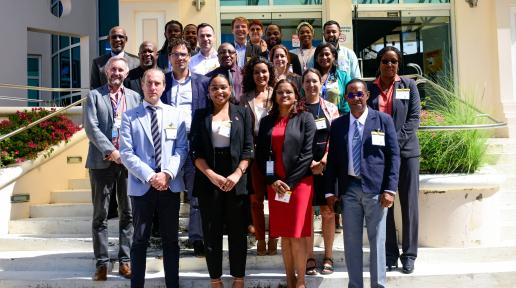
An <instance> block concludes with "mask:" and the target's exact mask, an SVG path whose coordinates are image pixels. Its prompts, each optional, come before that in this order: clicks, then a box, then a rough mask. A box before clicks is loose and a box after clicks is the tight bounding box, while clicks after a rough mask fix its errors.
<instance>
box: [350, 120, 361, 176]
mask: <svg viewBox="0 0 516 288" xmlns="http://www.w3.org/2000/svg"><path fill="white" fill-rule="evenodd" d="M358 127H359V123H358V120H355V132H354V133H353V142H352V145H353V148H352V149H353V171H355V175H356V176H360V159H361V158H362V153H361V151H362V139H361V138H360V132H359V131H358Z"/></svg>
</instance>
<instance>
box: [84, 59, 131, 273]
mask: <svg viewBox="0 0 516 288" xmlns="http://www.w3.org/2000/svg"><path fill="white" fill-rule="evenodd" d="M105 71H106V77H107V84H106V85H103V86H101V87H99V88H97V89H95V90H91V91H90V92H89V94H88V96H87V102H86V105H85V106H84V113H83V115H84V129H85V131H86V135H87V136H88V139H89V140H90V143H89V149H88V158H87V160H86V168H88V169H89V174H90V183H91V192H92V202H93V221H92V232H93V253H94V254H95V259H96V271H95V275H94V276H93V279H94V280H96V281H105V280H106V279H107V266H108V264H109V253H108V231H107V217H108V209H109V200H110V198H111V195H112V192H116V198H117V199H118V216H119V219H120V222H119V238H120V247H119V251H118V259H119V262H120V268H119V274H120V275H121V276H123V277H125V278H130V277H131V266H130V256H129V255H130V247H131V241H132V237H133V219H132V212H131V203H130V200H129V197H128V196H127V170H126V169H125V167H124V166H123V165H122V162H121V160H120V152H119V150H118V149H119V131H120V127H121V123H122V114H123V113H124V112H125V111H126V110H129V109H132V108H134V107H136V106H138V104H139V103H140V95H138V93H136V92H134V91H132V90H130V89H128V88H125V87H124V85H123V82H124V79H125V77H127V74H128V73H129V67H128V65H127V60H125V59H124V58H115V57H113V58H110V59H109V60H108V61H107V63H106V66H105Z"/></svg>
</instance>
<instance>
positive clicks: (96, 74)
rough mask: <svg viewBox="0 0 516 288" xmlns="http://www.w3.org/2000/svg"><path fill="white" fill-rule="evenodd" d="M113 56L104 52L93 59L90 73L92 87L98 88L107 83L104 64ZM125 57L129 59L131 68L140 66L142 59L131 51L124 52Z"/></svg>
mask: <svg viewBox="0 0 516 288" xmlns="http://www.w3.org/2000/svg"><path fill="white" fill-rule="evenodd" d="M109 58H111V53H107V54H104V55H102V56H100V57H97V58H95V59H93V62H92V64H91V72H90V73H91V74H90V88H91V89H96V88H98V87H100V86H102V85H104V84H106V83H107V78H106V72H105V71H104V66H105V65H106V63H107V61H108V60H109ZM124 58H125V59H126V60H127V62H128V64H129V70H131V69H133V68H136V67H138V66H140V59H139V58H138V57H137V56H135V55H133V54H130V53H127V52H124Z"/></svg>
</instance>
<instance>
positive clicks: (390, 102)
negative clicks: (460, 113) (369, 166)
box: [368, 46, 421, 274]
mask: <svg viewBox="0 0 516 288" xmlns="http://www.w3.org/2000/svg"><path fill="white" fill-rule="evenodd" d="M401 60H402V58H401V52H400V51H399V50H398V49H397V48H396V47H393V46H387V47H385V48H383V49H382V50H380V52H378V57H377V62H378V73H377V77H376V79H375V80H374V81H373V82H372V83H370V84H369V85H368V86H369V87H368V88H369V91H370V93H371V94H370V95H371V96H370V97H369V100H368V105H369V106H371V107H372V108H373V109H375V110H379V111H382V112H385V113H387V114H389V115H391V116H392V118H393V120H394V126H395V127H396V133H397V134H398V143H399V146H400V156H401V165H400V176H399V181H398V197H399V199H400V206H401V219H402V222H403V223H402V225H403V229H402V230H403V235H402V241H403V242H402V251H403V253H402V254H401V256H400V252H399V249H398V239H397V237H396V225H395V223H394V208H393V207H391V208H389V210H388V213H387V227H386V231H387V233H386V234H387V235H386V236H387V238H386V241H385V252H386V264H387V269H388V270H389V271H390V270H392V269H394V268H395V267H398V258H399V259H400V260H401V264H402V266H403V268H402V272H403V273H406V274H410V273H412V272H413V271H414V262H415V260H416V257H417V249H418V242H417V241H418V222H419V216H418V215H419V212H418V211H419V209H418V206H419V203H418V197H419V155H420V150H419V140H418V138H417V129H418V127H419V119H420V112H421V100H420V98H419V91H418V90H417V87H416V82H415V81H414V80H412V79H409V78H405V77H401V76H399V75H398V70H399V67H400V66H401Z"/></svg>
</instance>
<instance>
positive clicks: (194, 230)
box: [183, 157, 203, 243]
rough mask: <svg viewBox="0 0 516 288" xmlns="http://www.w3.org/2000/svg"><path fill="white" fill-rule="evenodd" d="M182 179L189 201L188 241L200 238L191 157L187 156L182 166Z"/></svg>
mask: <svg viewBox="0 0 516 288" xmlns="http://www.w3.org/2000/svg"><path fill="white" fill-rule="evenodd" d="M183 171H184V174H183V180H184V181H185V186H186V193H187V195H188V200H189V201H190V215H189V219H188V239H189V240H190V243H193V242H194V241H197V240H202V238H203V237H202V222H201V210H199V200H198V199H197V197H194V196H193V185H194V178H195V167H194V165H193V161H192V158H191V157H187V158H186V161H185V164H184V166H183Z"/></svg>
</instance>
